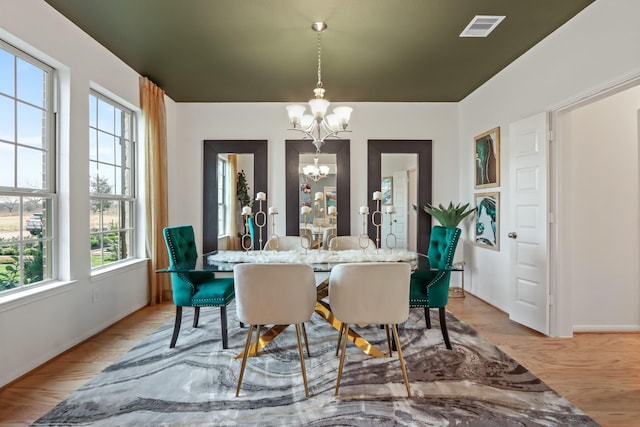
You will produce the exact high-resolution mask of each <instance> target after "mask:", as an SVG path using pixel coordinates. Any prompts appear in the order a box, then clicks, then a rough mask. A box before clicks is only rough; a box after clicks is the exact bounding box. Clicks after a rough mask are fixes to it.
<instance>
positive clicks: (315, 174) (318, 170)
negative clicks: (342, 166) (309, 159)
mask: <svg viewBox="0 0 640 427" xmlns="http://www.w3.org/2000/svg"><path fill="white" fill-rule="evenodd" d="M302 173H304V176H305V177H307V178H308V179H310V180H312V181H313V182H318V181H320V180H321V179H322V178H326V177H327V175H329V166H326V165H322V166H318V156H315V157H314V158H313V164H312V165H307V166H305V167H303V168H302Z"/></svg>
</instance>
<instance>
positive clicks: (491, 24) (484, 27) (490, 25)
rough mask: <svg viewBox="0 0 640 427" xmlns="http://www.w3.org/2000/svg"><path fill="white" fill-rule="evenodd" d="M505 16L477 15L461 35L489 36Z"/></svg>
mask: <svg viewBox="0 0 640 427" xmlns="http://www.w3.org/2000/svg"><path fill="white" fill-rule="evenodd" d="M504 18H505V17H504V16H491V15H476V16H474V17H473V19H472V20H471V22H469V25H467V28H465V29H464V30H463V31H462V32H461V33H460V37H487V36H488V35H489V33H490V32H491V31H493V29H494V28H496V27H497V26H498V24H499V23H500V22H502V20H503V19H504Z"/></svg>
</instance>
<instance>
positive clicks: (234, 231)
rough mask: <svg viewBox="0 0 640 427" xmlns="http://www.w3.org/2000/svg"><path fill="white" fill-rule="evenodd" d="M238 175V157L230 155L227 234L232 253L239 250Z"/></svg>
mask: <svg viewBox="0 0 640 427" xmlns="http://www.w3.org/2000/svg"><path fill="white" fill-rule="evenodd" d="M237 173H238V156H237V155H235V154H229V176H228V177H227V179H228V180H229V194H228V200H227V206H229V221H227V223H228V225H227V230H226V233H227V234H228V235H229V249H230V250H232V251H235V250H238V249H240V248H238V247H237V246H238V245H237V243H238V238H237V235H238V223H237V216H238V215H237V211H236V191H237V187H236V174H237Z"/></svg>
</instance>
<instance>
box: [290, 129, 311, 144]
mask: <svg viewBox="0 0 640 427" xmlns="http://www.w3.org/2000/svg"><path fill="white" fill-rule="evenodd" d="M287 130H297V131H298V132H302V133H304V134H305V135H307V136H308V137H309V138H311V139H313V140H314V141H315V140H316V137H315V136H313V134H312V133H311V132H307V131H306V130H304V129H298V128H289V129H287Z"/></svg>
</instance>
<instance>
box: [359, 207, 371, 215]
mask: <svg viewBox="0 0 640 427" xmlns="http://www.w3.org/2000/svg"><path fill="white" fill-rule="evenodd" d="M360 213H361V214H368V213H369V206H360Z"/></svg>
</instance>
